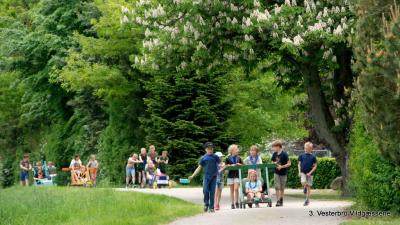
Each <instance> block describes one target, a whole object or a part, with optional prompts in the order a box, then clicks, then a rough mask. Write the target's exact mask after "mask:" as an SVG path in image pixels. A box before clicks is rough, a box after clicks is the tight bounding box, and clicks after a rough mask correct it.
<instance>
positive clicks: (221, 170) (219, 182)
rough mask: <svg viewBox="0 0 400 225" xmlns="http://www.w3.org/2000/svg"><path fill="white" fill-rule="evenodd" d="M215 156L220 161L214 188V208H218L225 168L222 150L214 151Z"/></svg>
mask: <svg viewBox="0 0 400 225" xmlns="http://www.w3.org/2000/svg"><path fill="white" fill-rule="evenodd" d="M215 155H216V156H218V157H219V160H220V163H219V165H218V175H217V187H216V190H215V210H219V208H220V207H219V203H220V202H221V195H222V189H223V188H224V168H225V163H224V161H223V160H222V157H224V154H222V152H216V153H215Z"/></svg>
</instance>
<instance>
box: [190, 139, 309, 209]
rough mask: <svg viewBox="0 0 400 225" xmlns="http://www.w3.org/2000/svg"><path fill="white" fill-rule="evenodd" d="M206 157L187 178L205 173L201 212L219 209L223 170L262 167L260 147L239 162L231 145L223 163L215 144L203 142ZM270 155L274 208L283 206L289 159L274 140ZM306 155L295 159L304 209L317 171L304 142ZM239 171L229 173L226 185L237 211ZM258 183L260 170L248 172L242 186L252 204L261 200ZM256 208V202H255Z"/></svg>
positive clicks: (280, 144) (236, 153)
mask: <svg viewBox="0 0 400 225" xmlns="http://www.w3.org/2000/svg"><path fill="white" fill-rule="evenodd" d="M204 148H205V151H206V154H205V155H204V156H203V157H202V158H201V159H200V161H199V165H198V167H197V169H196V170H195V171H194V172H193V174H192V175H191V176H189V180H191V179H193V178H194V177H195V176H196V175H197V174H199V173H200V171H201V170H202V169H203V170H204V177H203V194H204V211H205V212H214V210H219V209H220V200H221V195H222V189H223V187H224V170H225V169H226V168H227V167H229V166H240V165H243V164H244V165H257V164H262V163H263V162H262V159H261V156H260V154H259V148H258V147H257V146H256V145H253V146H251V147H250V149H249V154H248V156H247V157H246V158H245V160H242V159H241V157H240V155H239V153H240V151H239V147H238V146H237V145H235V144H232V145H230V146H229V147H228V157H227V158H226V159H225V161H224V160H223V157H224V155H223V154H222V153H221V152H216V153H215V154H214V144H213V143H211V142H206V143H205V144H204ZM272 150H273V154H272V157H271V161H272V162H273V163H274V164H275V165H276V167H275V171H274V183H275V191H276V199H277V202H276V205H275V206H276V207H281V206H283V196H284V189H285V187H286V181H287V174H288V169H289V168H290V167H291V160H290V159H289V155H288V153H287V152H285V151H283V146H282V142H281V141H279V140H277V141H274V142H273V143H272ZM304 150H305V152H304V153H303V154H301V155H300V156H299V158H298V174H299V177H300V181H301V183H302V185H303V187H304V194H305V196H306V199H305V202H304V206H307V205H308V204H309V199H310V193H311V192H310V191H311V186H312V182H313V174H314V172H315V170H316V168H317V160H316V157H315V156H314V155H313V154H312V150H313V144H312V143H311V142H306V143H305V144H304ZM239 177H240V176H239V171H238V170H228V172H227V185H228V186H229V189H230V199H231V208H232V209H235V208H239V187H240V185H239V184H240V182H242V181H241V180H240V179H239ZM260 180H261V170H260V169H259V168H258V169H257V168H256V166H255V169H250V170H249V171H248V177H247V180H246V183H245V192H246V195H247V199H248V200H249V201H253V200H254V199H257V198H263V189H264V188H263V183H262V182H261V181H260ZM256 207H258V203H257V202H256Z"/></svg>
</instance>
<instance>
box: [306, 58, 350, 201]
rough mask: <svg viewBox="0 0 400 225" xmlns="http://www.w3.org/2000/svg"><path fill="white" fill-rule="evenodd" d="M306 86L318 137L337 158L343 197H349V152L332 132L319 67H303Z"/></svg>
mask: <svg viewBox="0 0 400 225" xmlns="http://www.w3.org/2000/svg"><path fill="white" fill-rule="evenodd" d="M303 68H304V69H303V76H304V84H305V87H306V89H307V95H308V101H309V104H310V107H311V115H312V119H313V122H314V125H315V128H316V130H317V133H318V136H319V137H320V138H321V139H323V140H324V141H326V143H328V144H329V146H330V148H331V150H332V152H333V156H334V157H335V158H336V160H337V162H338V165H339V167H340V170H341V173H342V178H343V179H342V180H343V182H342V195H349V190H348V188H347V180H348V163H347V160H348V155H349V154H348V150H347V149H346V147H345V146H346V143H345V139H344V138H343V136H341V135H340V134H336V133H334V132H333V131H332V128H333V126H334V119H333V117H332V115H331V113H330V111H329V106H328V104H327V102H326V98H325V95H324V93H323V90H322V85H321V80H320V77H319V71H318V67H316V66H313V65H312V64H308V65H305V67H303Z"/></svg>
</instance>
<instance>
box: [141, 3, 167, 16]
mask: <svg viewBox="0 0 400 225" xmlns="http://www.w3.org/2000/svg"><path fill="white" fill-rule="evenodd" d="M165 14H166V13H165V10H164V8H163V7H162V5H158V6H157V8H151V9H149V10H145V11H144V17H145V18H146V19H147V18H157V17H160V16H165Z"/></svg>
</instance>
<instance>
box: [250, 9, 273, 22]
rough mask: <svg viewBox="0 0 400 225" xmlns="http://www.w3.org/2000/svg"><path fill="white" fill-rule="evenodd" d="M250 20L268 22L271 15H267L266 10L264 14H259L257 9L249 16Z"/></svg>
mask: <svg viewBox="0 0 400 225" xmlns="http://www.w3.org/2000/svg"><path fill="white" fill-rule="evenodd" d="M250 18H252V19H253V18H254V19H256V20H257V22H263V21H268V20H269V19H270V18H271V14H269V12H268V10H267V9H265V11H264V12H260V11H259V10H258V9H256V10H254V11H253V12H251V14H250Z"/></svg>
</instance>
